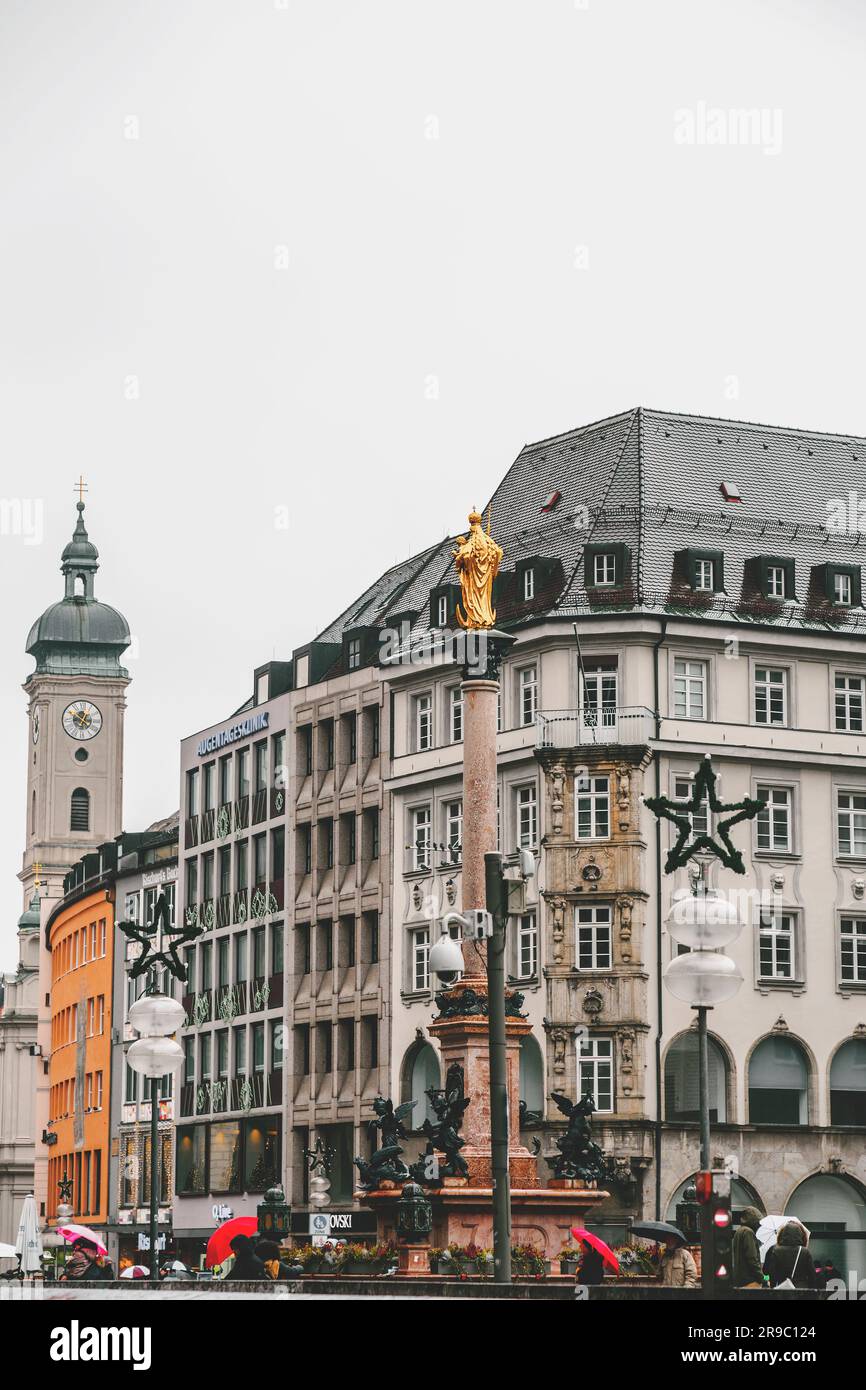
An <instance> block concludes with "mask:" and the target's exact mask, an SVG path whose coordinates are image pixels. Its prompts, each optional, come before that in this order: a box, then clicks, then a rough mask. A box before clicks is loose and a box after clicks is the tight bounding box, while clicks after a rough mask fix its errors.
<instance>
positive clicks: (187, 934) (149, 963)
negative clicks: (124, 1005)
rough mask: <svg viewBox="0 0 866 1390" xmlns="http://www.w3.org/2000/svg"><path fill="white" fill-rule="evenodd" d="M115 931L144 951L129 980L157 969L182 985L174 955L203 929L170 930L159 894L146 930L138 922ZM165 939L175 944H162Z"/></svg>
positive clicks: (122, 924)
mask: <svg viewBox="0 0 866 1390" xmlns="http://www.w3.org/2000/svg"><path fill="white" fill-rule="evenodd" d="M117 925H118V927H119V928H120V930H121V931H122V932H123V934H124V936H126V937H128V938H129V940H130V941H137V942H138V944H139V945H140V946H143V947H144V950H143V951H142V953H141V955H140V956H139V957H138V960H136V961H135V962H134V963H133V965H132V966H131V968H130V971H129V978H130V979H131V980H137V979H138V977H139V975H143V974H144V972H145V970H153V969H155V967H156V966H158V965H161V966H163V968H164V969H166V970H168V971H169V973H170V974H172V975H173V976H174V978H175V979H176V980H181V981H185V980H186V977H187V968H186V964H185V962H184V961H182V960H181V958H180V956H179V955H178V950H179V948H180V947H181V946H187V945H189V943H190V942H191V941H195V939H196V937H198V936H201V933H202V932H203V930H204V928H203V927H199V926H195V927H187V926H180V927H173V926H172V925H171V921H170V919H169V915H168V902H167V901H166V897H165V894H164V893H160V895H159V897H158V898H157V900H156V905H155V907H154V912H153V922H152V924H151V925H150V926H149V927H142V926H139V924H138V922H118V924H117ZM165 937H174V938H176V939H175V940H172V941H169V942H168V945H166V944H165V941H164V938H165Z"/></svg>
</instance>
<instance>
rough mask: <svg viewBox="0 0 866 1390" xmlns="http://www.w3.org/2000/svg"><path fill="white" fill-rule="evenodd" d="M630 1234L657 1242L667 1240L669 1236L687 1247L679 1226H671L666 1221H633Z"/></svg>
mask: <svg viewBox="0 0 866 1390" xmlns="http://www.w3.org/2000/svg"><path fill="white" fill-rule="evenodd" d="M630 1234H631V1235H633V1236H643V1237H644V1239H645V1240H659V1241H662V1240H667V1239H668V1237H669V1236H673V1237H674V1238H675V1239H676V1240H678V1241H679V1242H680V1244H681V1245H688V1241H687V1240H686V1238H685V1236H684V1235H683V1233H682V1231H681V1230H680V1228H679V1226H672V1225H671V1224H670V1222H668V1221H633V1222H632V1225H631V1232H630Z"/></svg>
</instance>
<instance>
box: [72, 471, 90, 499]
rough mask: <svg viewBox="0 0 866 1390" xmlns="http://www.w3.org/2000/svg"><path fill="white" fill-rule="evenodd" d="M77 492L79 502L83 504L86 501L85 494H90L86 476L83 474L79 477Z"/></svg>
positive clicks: (76, 485) (76, 486)
mask: <svg viewBox="0 0 866 1390" xmlns="http://www.w3.org/2000/svg"><path fill="white" fill-rule="evenodd" d="M75 491H76V492H77V493H78V500H79V502H82V503H83V501H84V494H85V492H88V491H89V489H88V486H87V484H86V482H85V481H84V475H83V474H81V473H79V475H78V482H77V483H76V484H75Z"/></svg>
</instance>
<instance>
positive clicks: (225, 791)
mask: <svg viewBox="0 0 866 1390" xmlns="http://www.w3.org/2000/svg"><path fill="white" fill-rule="evenodd" d="M231 799H232V759H231V754H229V755H228V757H225V758H220V805H221V806H225V804H226V802H228V801H231Z"/></svg>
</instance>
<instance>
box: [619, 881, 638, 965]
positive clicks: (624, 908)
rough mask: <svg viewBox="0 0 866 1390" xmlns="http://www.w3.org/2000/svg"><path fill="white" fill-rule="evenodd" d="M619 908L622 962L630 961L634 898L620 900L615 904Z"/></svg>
mask: <svg viewBox="0 0 866 1390" xmlns="http://www.w3.org/2000/svg"><path fill="white" fill-rule="evenodd" d="M617 906H618V908H619V940H620V947H621V953H622V958H623V960H624V961H626V962H627V961H630V960H631V925H632V914H633V912H634V898H628V897H625V898H620V899H619V902H618V904H617Z"/></svg>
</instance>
